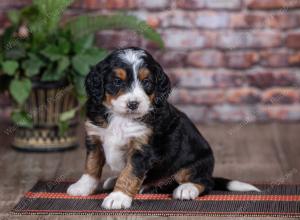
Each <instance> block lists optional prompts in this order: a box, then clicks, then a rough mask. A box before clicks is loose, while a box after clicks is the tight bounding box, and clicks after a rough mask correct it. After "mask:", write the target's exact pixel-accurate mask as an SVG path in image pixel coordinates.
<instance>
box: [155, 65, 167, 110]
mask: <svg viewBox="0 0 300 220" xmlns="http://www.w3.org/2000/svg"><path fill="white" fill-rule="evenodd" d="M155 75H156V88H155V99H154V103H155V104H156V105H161V104H162V103H164V102H165V101H167V99H168V97H169V95H170V93H171V82H170V79H169V77H168V75H167V74H166V73H165V72H164V70H163V69H162V67H161V66H160V65H159V64H158V63H157V65H156V66H155Z"/></svg>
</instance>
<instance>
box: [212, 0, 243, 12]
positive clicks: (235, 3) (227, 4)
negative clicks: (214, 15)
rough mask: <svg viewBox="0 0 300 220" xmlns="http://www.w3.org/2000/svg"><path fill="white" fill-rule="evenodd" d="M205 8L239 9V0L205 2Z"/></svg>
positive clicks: (240, 5) (240, 4)
mask: <svg viewBox="0 0 300 220" xmlns="http://www.w3.org/2000/svg"><path fill="white" fill-rule="evenodd" d="M206 7H207V8H209V9H234V10H237V9H241V7H242V2H241V0H206Z"/></svg>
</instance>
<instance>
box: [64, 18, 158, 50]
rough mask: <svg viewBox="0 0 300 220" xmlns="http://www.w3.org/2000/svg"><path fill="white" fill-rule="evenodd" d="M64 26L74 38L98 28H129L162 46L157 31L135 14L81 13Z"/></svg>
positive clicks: (98, 29) (93, 31)
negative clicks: (91, 14) (92, 14)
mask: <svg viewBox="0 0 300 220" xmlns="http://www.w3.org/2000/svg"><path fill="white" fill-rule="evenodd" d="M65 27H66V28H67V29H68V30H70V31H71V33H72V36H73V38H74V39H79V38H81V37H84V36H87V35H90V34H93V33H95V32H97V31H100V30H111V29H129V30H132V31H135V32H136V33H138V34H140V35H142V36H144V37H145V38H146V39H148V40H151V41H153V42H155V43H157V44H158V45H159V46H160V47H163V40H162V38H161V37H160V35H159V33H157V32H156V31H155V30H154V29H153V28H151V27H150V26H149V25H147V23H146V22H144V21H141V20H139V19H138V18H136V17H135V16H130V15H129V16H128V15H122V14H118V15H109V16H106V15H97V16H90V15H82V16H77V17H75V18H73V19H71V20H69V21H68V22H67V23H66V26H65Z"/></svg>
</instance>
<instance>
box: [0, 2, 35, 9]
mask: <svg viewBox="0 0 300 220" xmlns="http://www.w3.org/2000/svg"><path fill="white" fill-rule="evenodd" d="M31 2H32V0H14V1H11V0H1V1H0V8H14V7H23V6H26V5H29V4H31Z"/></svg>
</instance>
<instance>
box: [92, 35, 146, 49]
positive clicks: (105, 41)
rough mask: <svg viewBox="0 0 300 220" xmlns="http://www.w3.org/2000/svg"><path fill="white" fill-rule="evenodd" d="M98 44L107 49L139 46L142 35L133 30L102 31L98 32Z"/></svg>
mask: <svg viewBox="0 0 300 220" xmlns="http://www.w3.org/2000/svg"><path fill="white" fill-rule="evenodd" d="M96 44H97V45H98V46H99V47H103V48H106V49H115V48H119V47H129V46H138V45H140V44H141V37H140V36H138V35H137V34H136V33H135V32H133V31H101V32H100V33H98V34H97V38H96Z"/></svg>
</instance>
